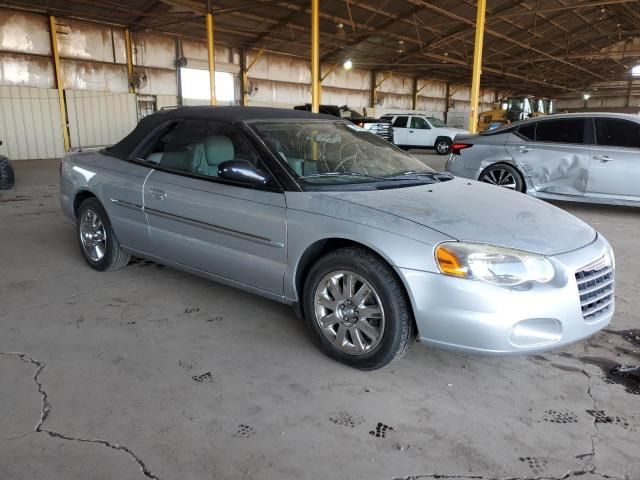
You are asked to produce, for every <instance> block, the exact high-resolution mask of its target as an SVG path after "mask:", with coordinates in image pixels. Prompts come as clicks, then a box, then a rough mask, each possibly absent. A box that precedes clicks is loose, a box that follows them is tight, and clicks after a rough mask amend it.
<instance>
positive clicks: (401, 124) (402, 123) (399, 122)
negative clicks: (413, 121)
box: [393, 117, 409, 128]
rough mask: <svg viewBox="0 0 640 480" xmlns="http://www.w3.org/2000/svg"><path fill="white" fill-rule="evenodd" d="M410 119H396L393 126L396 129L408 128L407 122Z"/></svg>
mask: <svg viewBox="0 0 640 480" xmlns="http://www.w3.org/2000/svg"><path fill="white" fill-rule="evenodd" d="M408 120H409V117H396V120H395V122H393V126H394V127H396V128H407V122H408Z"/></svg>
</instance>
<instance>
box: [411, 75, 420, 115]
mask: <svg viewBox="0 0 640 480" xmlns="http://www.w3.org/2000/svg"><path fill="white" fill-rule="evenodd" d="M411 91H412V93H413V100H412V102H411V110H417V109H418V78H417V77H413V88H412V89H411Z"/></svg>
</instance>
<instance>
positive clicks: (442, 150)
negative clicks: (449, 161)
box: [434, 138, 453, 155]
mask: <svg viewBox="0 0 640 480" xmlns="http://www.w3.org/2000/svg"><path fill="white" fill-rule="evenodd" d="M452 143H453V142H452V141H451V139H450V138H439V139H438V140H437V141H436V144H435V145H434V148H435V149H436V153H438V155H447V154H448V153H449V152H450V151H451V145H452Z"/></svg>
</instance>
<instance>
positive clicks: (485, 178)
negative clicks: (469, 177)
mask: <svg viewBox="0 0 640 480" xmlns="http://www.w3.org/2000/svg"><path fill="white" fill-rule="evenodd" d="M478 180H479V181H481V182H484V183H489V184H491V185H496V186H499V187H504V188H508V189H509V190H514V191H516V192H520V193H524V192H525V191H526V184H525V182H524V178H523V177H522V174H521V173H520V172H519V171H518V169H517V168H515V167H514V166H512V165H509V164H508V163H495V164H493V165H489V166H488V167H487V168H485V169H484V170H483V171H482V173H481V174H480V176H479V177H478Z"/></svg>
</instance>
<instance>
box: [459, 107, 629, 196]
mask: <svg viewBox="0 0 640 480" xmlns="http://www.w3.org/2000/svg"><path fill="white" fill-rule="evenodd" d="M446 170H447V172H450V173H452V174H454V175H457V176H461V177H466V178H472V179H474V180H480V181H481V182H486V183H490V184H493V185H498V186H501V187H506V188H509V189H511V190H517V191H519V192H526V193H528V194H529V195H532V196H535V197H538V198H544V199H549V200H570V201H578V202H590V203H608V204H617V205H636V206H640V117H639V116H638V115H625V114H615V113H569V114H563V115H552V116H547V117H538V118H534V119H529V120H523V121H521V122H516V123H512V124H510V125H505V126H503V127H500V128H497V129H495V130H489V131H487V132H484V133H481V134H480V135H474V136H472V135H458V136H457V137H456V138H455V142H454V145H453V146H452V149H451V155H450V157H449V161H448V162H447V167H446Z"/></svg>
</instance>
